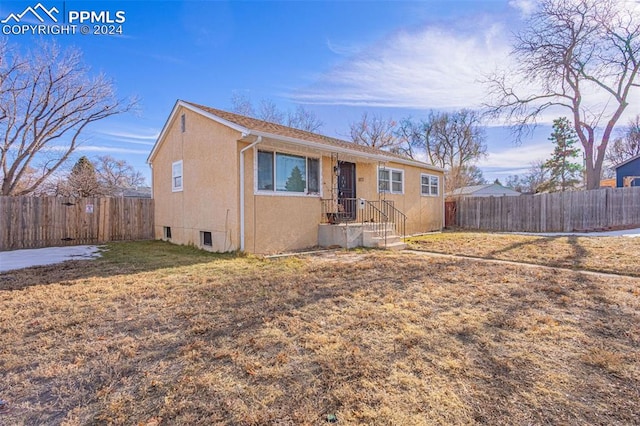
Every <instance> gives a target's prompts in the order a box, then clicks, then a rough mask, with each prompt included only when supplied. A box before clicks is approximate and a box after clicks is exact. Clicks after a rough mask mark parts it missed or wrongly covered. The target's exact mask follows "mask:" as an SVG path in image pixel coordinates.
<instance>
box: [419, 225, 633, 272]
mask: <svg viewBox="0 0 640 426" xmlns="http://www.w3.org/2000/svg"><path fill="white" fill-rule="evenodd" d="M410 247H411V248H412V249H415V250H423V251H430V252H435V253H446V254H454V255H463V256H471V257H481V258H487V259H501V260H510V261H516V262H524V263H533V264H539V265H548V266H555V267H562V268H569V269H576V270H588V271H597V272H608V273H614V274H621V275H631V276H636V277H640V237H636V238H630V237H578V236H561V237H560V236H559V237H540V236H533V235H513V234H494V233H487V232H444V233H441V234H431V235H425V236H421V237H416V238H413V239H411V240H410Z"/></svg>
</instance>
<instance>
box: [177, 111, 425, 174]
mask: <svg viewBox="0 0 640 426" xmlns="http://www.w3.org/2000/svg"><path fill="white" fill-rule="evenodd" d="M182 102H184V103H185V104H188V105H191V106H193V107H195V108H198V109H201V110H203V111H205V112H208V113H209V114H212V115H215V116H218V117H220V118H222V119H224V120H226V121H229V122H231V123H234V124H236V125H238V126H240V127H244V128H246V129H248V130H252V131H256V132H261V133H268V134H272V135H274V136H283V137H287V138H294V139H300V140H303V141H308V142H314V143H319V144H323V145H327V146H334V147H337V148H342V149H348V150H353V151H360V152H362V153H366V154H373V155H382V156H385V157H391V158H397V159H402V160H405V161H411V162H415V163H420V164H424V165H425V166H428V167H432V168H436V167H433V166H429V165H428V164H426V163H422V162H420V161H416V160H414V159H412V158H409V157H406V156H404V155H400V154H395V153H392V152H389V151H383V150H381V149H378V148H372V147H369V146H364V145H358V144H355V143H352V142H347V141H345V140H341V139H336V138H331V137H329V136H324V135H321V134H318V133H312V132H307V131H304V130H300V129H295V128H293V127H288V126H283V125H282V124H277V123H271V122H268V121H264V120H259V119H257V118H252V117H247V116H244V115H240V114H235V113H233V112H228V111H223V110H221V109H216V108H211V107H208V106H204V105H200V104H196V103H193V102H187V101H182Z"/></svg>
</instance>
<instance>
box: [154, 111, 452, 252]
mask: <svg viewBox="0 0 640 426" xmlns="http://www.w3.org/2000/svg"><path fill="white" fill-rule="evenodd" d="M183 113H184V114H185V117H186V131H185V132H184V133H182V131H181V125H180V116H181V115H182V114H183ZM240 138H241V134H240V132H238V131H236V130H233V129H230V128H229V127H226V126H224V125H221V124H218V123H216V122H214V121H212V120H211V119H209V118H206V117H203V116H201V115H199V114H196V113H194V112H191V111H190V110H187V109H182V110H178V111H177V114H175V118H174V122H173V123H169V125H168V127H167V131H166V134H165V137H164V139H163V141H162V144H161V145H160V146H159V147H157V151H156V154H155V156H154V158H153V159H152V166H153V194H154V198H155V206H156V207H155V209H156V210H155V233H156V237H157V238H162V236H163V227H164V226H170V227H171V233H172V238H171V241H172V242H174V243H178V244H192V245H195V246H197V247H201V248H205V249H209V250H213V251H233V250H238V249H240V247H241V244H240V194H239V192H240V188H239V184H240V179H239V173H238V171H239V164H240V150H241V149H243V148H245V147H247V146H248V145H249V142H245V141H239V139H240ZM271 142H273V141H271ZM269 143H270V142H269V141H264V142H262V143H261V144H259V145H258V146H259V147H260V148H262V149H269V148H272V149H274V150H277V151H279V152H285V153H290V154H297V155H306V156H310V157H316V158H318V157H319V158H321V182H322V193H321V194H320V195H313V196H306V195H303V196H300V195H291V194H287V195H283V194H278V193H272V194H264V193H259V192H256V191H255V187H254V179H255V160H254V158H255V154H256V150H257V148H256V149H249V150H247V151H246V152H245V159H244V161H245V175H244V177H245V179H244V181H245V220H244V224H245V246H244V249H245V251H247V252H253V253H261V254H265V253H274V252H283V251H289V250H297V249H303V248H307V247H312V246H315V245H317V243H318V224H319V223H320V221H321V209H322V207H321V198H330V197H331V195H332V184H333V185H334V186H335V182H332V174H333V164H332V161H331V157H330V155H324V154H320V153H318V152H309V151H305V150H302V149H300V148H296V147H294V146H291V145H290V146H289V148H286V147H283V146H282V145H277V144H276V145H271V146H270V144H269ZM274 146H277V148H274ZM178 160H182V161H183V190H182V191H180V192H172V190H171V166H172V163H173V162H174V161H178ZM347 160H348V161H352V162H355V163H356V196H357V197H359V198H365V199H368V200H378V199H380V198H385V199H388V200H393V201H394V204H395V206H396V208H398V209H399V210H401V211H402V212H404V213H405V214H406V215H407V216H408V222H407V229H406V232H407V234H414V233H422V232H428V231H434V230H439V229H442V227H443V195H442V193H443V186H442V185H443V183H444V182H443V177H442V173H441V172H436V171H428V170H424V169H421V168H418V167H415V166H409V165H404V164H397V163H393V162H390V163H387V164H386V166H387V167H391V168H397V169H402V170H404V194H401V195H396V194H379V193H378V188H377V182H378V181H377V176H378V166H379V164H378V163H376V162H368V161H359V160H358V159H356V158H347ZM422 172H424V173H429V174H435V175H438V176H440V195H439V196H438V197H427V196H422V195H421V193H420V174H421V173H422ZM201 231H209V232H211V233H212V239H213V245H212V247H203V246H202V245H201V240H200V232H201Z"/></svg>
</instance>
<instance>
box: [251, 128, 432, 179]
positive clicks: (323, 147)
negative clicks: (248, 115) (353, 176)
mask: <svg viewBox="0 0 640 426" xmlns="http://www.w3.org/2000/svg"><path fill="white" fill-rule="evenodd" d="M248 132H249V134H252V135H255V136H262V137H263V138H269V139H275V140H279V141H284V142H289V143H292V144H296V145H302V146H305V147H308V148H313V149H317V150H319V151H326V152H337V153H343V154H348V155H352V156H354V157H362V158H366V159H369V160H374V161H379V162H382V163H388V162H394V163H400V164H406V165H409V166H414V167H421V168H423V169H430V170H433V171H438V172H444V170H443V169H441V168H440V167H436V166H432V165H429V164H427V163H423V162H421V161H416V160H411V159H408V158H407V159H404V158H399V157H393V156H390V155H383V154H373V153H369V152H363V151H360V150H357V149H348V148H344V147H340V146H335V145H327V144H324V143H320V142H312V141H308V140H304V139H299V138H292V137H290V136H283V135H278V134H274V133H268V132H260V131H254V130H248Z"/></svg>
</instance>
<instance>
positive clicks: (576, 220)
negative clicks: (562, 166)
mask: <svg viewBox="0 0 640 426" xmlns="http://www.w3.org/2000/svg"><path fill="white" fill-rule="evenodd" d="M456 221H457V225H458V226H459V227H461V228H467V229H479V230H488V231H504V232H572V231H594V230H603V229H612V228H630V227H636V226H640V188H639V187H631V188H603V189H595V190H592V191H571V192H556V193H552V194H537V195H521V196H517V197H506V196H504V197H486V198H484V197H475V198H473V197H470V198H463V199H461V200H458V202H457V214H456Z"/></svg>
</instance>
